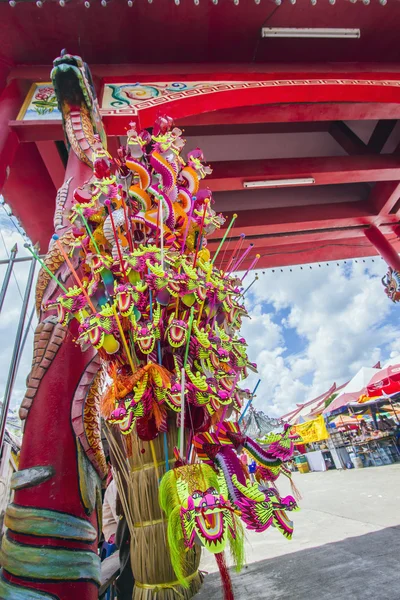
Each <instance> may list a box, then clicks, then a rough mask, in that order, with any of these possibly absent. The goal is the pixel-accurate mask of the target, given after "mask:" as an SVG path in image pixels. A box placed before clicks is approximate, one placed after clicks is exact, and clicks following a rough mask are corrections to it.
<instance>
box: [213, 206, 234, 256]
mask: <svg viewBox="0 0 400 600" xmlns="http://www.w3.org/2000/svg"><path fill="white" fill-rule="evenodd" d="M236 218H237V214H236V213H235V214H234V215H233V217H232V220H231V222H230V223H229V226H228V229H227V230H226V231H225V234H224V237H223V238H222V240H221V242H220V244H219V246H218V248H217V251H216V253H215V254H214V256H213V258H212V261H211V264H212V265H213V264H214V263H215V260H216V258H217V256H218V254H219V252H220V250H221V248H222V245H223V243H224V242H225V240H226V238H227V236H228V234H229V232H230V230H231V229H232V227H233V224H234V222H235V220H236Z"/></svg>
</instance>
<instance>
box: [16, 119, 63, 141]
mask: <svg viewBox="0 0 400 600" xmlns="http://www.w3.org/2000/svg"><path fill="white" fill-rule="evenodd" d="M9 126H10V128H11V130H12V131H13V132H14V133H15V134H16V136H17V138H18V140H19V141H20V142H42V141H59V140H63V139H64V132H63V128H62V123H61V120H60V121H50V120H44V119H43V121H12V120H11V121H10V122H9Z"/></svg>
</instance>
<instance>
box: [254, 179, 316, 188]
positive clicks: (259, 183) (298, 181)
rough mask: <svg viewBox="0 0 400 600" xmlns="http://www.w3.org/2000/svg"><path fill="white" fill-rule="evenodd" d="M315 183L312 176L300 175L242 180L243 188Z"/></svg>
mask: <svg viewBox="0 0 400 600" xmlns="http://www.w3.org/2000/svg"><path fill="white" fill-rule="evenodd" d="M313 183H315V179H314V178H313V177H301V178H298V179H262V180H260V181H244V182H243V187H244V188H264V187H289V186H291V185H312V184H313Z"/></svg>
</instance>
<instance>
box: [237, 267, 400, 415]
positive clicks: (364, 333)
mask: <svg viewBox="0 0 400 600" xmlns="http://www.w3.org/2000/svg"><path fill="white" fill-rule="evenodd" d="M385 270H386V266H385V263H384V262H383V261H381V260H380V259H374V262H372V261H371V260H370V259H368V260H366V262H365V263H364V262H362V261H358V262H357V263H355V262H350V263H349V262H348V261H347V264H344V263H343V262H342V263H339V266H337V263H330V266H329V267H327V266H326V265H325V264H324V266H322V267H320V268H319V267H318V265H313V266H312V269H310V268H309V266H304V267H303V269H300V267H292V272H290V270H289V269H287V268H286V269H284V270H283V272H281V271H280V270H275V272H272V271H271V270H269V271H265V274H264V275H262V274H261V273H260V279H259V281H258V282H257V283H256V284H255V285H254V286H253V287H252V288H251V291H250V292H249V294H248V298H247V301H248V303H249V307H250V314H251V315H253V314H255V315H256V317H255V325H254V326H252V328H250V327H249V326H247V325H245V326H244V328H243V333H244V335H245V337H246V336H247V337H246V339H247V342H248V344H249V355H250V357H251V359H252V360H255V361H256V362H257V363H258V365H259V376H260V378H261V380H262V383H261V384H260V387H259V390H258V392H257V399H256V400H255V405H256V406H258V407H259V408H262V409H263V410H265V411H266V412H268V413H270V414H271V415H273V416H280V415H282V414H284V413H286V412H288V411H289V410H291V409H292V408H294V407H295V405H296V403H300V402H304V401H307V400H310V399H312V398H313V397H315V396H317V395H318V394H320V393H322V392H323V391H325V390H327V389H328V388H329V387H330V386H331V385H332V383H333V382H334V381H336V383H338V384H340V383H343V382H344V381H346V380H348V379H350V378H351V377H352V376H353V375H354V374H355V373H356V372H357V370H358V369H359V368H360V367H361V366H372V365H374V364H375V363H376V362H377V361H378V360H380V359H381V358H382V359H384V360H385V359H387V358H388V357H389V356H390V355H392V356H393V355H396V354H399V353H400V343H399V341H398V340H399V339H400V335H399V334H400V328H399V327H396V326H394V325H393V323H390V322H388V317H389V315H390V313H391V311H393V310H396V307H394V305H393V304H392V303H391V302H390V301H389V300H388V299H387V297H386V295H385V294H384V290H383V287H382V284H381V281H380V279H381V277H382V275H383V274H384V272H385ZM266 304H268V307H269V310H270V313H269V314H267V315H263V314H262V307H263V306H266ZM271 305H272V306H273V310H272V311H271V309H270V306H271ZM282 309H285V313H286V315H285V316H284V317H282V316H281V315H280V311H282ZM278 331H279V337H278V339H277V332H278ZM293 333H295V334H296V337H297V338H298V336H300V340H301V342H302V343H301V344H300V345H301V346H302V347H301V350H300V351H299V350H298V348H297V353H296V354H294V353H293V351H292V349H291V347H290V339H291V335H292V336H293ZM269 335H270V336H271V340H268V336H269ZM285 336H286V339H287V340H289V342H287V343H285ZM286 345H288V348H287V349H286V348H285V346H286ZM297 346H298V343H297ZM253 347H254V348H255V349H256V353H254V351H253ZM261 348H263V350H261V351H260V349H261ZM285 349H286V350H287V351H286V352H285ZM252 380H254V377H252Z"/></svg>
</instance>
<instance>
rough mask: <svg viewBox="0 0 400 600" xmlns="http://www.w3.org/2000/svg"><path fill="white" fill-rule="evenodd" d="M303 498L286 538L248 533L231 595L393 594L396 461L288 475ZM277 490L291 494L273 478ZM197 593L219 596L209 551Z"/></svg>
mask: <svg viewBox="0 0 400 600" xmlns="http://www.w3.org/2000/svg"><path fill="white" fill-rule="evenodd" d="M294 479H295V482H296V485H297V487H298V488H299V489H300V491H301V493H302V495H303V499H302V500H301V502H300V506H301V511H300V512H296V513H292V515H293V521H294V525H295V530H294V535H293V539H292V540H291V541H288V540H286V539H285V538H284V537H283V536H282V535H281V534H280V533H279V532H278V531H277V530H275V529H273V528H270V529H268V530H267V531H266V532H264V533H261V534H255V533H250V532H247V533H248V536H247V542H246V557H247V566H246V567H245V568H244V569H243V570H242V572H241V573H239V574H236V573H235V572H234V571H232V572H231V573H232V582H233V587H234V594H235V600H250V599H253V598H254V599H256V598H257V599H258V598H259V599H263V598H265V599H266V600H281V599H282V600H283V599H285V600H286V599H288V600H400V568H399V557H400V464H396V465H390V466H385V467H375V468H368V469H352V470H351V471H328V472H326V473H309V474H305V475H301V474H297V473H296V474H295V475H294ZM279 488H280V492H281V494H282V495H285V494H287V493H290V488H289V486H288V485H287V482H286V481H285V482H283V481H282V483H280V486H279ZM201 568H202V569H203V570H204V571H207V572H208V573H209V575H208V576H207V577H206V581H205V583H204V585H203V588H202V590H201V592H200V593H199V594H198V596H196V599H198V600H222V590H221V584H220V580H219V575H218V573H215V571H216V566H215V560H214V558H213V556H211V555H210V554H209V553H207V554H206V553H204V554H203V557H202V563H201Z"/></svg>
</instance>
